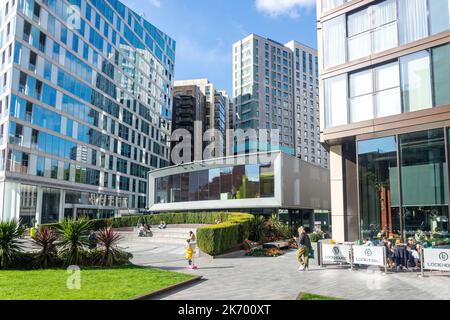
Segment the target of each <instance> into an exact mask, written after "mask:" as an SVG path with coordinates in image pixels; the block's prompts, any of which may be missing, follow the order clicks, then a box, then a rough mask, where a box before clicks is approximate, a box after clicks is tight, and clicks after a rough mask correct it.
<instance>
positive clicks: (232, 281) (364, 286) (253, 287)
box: [121, 240, 450, 300]
mask: <svg viewBox="0 0 450 320" xmlns="http://www.w3.org/2000/svg"><path fill="white" fill-rule="evenodd" d="M121 246H122V247H125V248H127V251H129V252H131V253H133V255H134V259H133V262H134V263H135V264H138V265H143V266H151V267H157V268H161V269H165V270H172V271H177V272H183V273H188V274H193V275H201V276H203V280H202V281H200V282H198V283H196V284H193V285H191V286H189V287H186V288H183V289H180V290H177V291H172V292H170V293H167V294H165V295H163V296H160V297H157V298H158V299H168V300H183V299H186V300H266V299H270V300H294V299H296V298H297V296H298V295H299V293H300V292H304V293H312V294H319V295H324V296H332V297H337V298H341V299H348V300H360V299H370V300H380V299H381V300H426V299H445V300H450V275H448V274H447V275H444V274H441V273H433V274H432V275H431V276H427V277H425V278H421V277H418V274H417V273H415V272H407V273H391V274H388V275H384V274H383V273H382V272H379V270H378V269H377V268H376V269H375V270H358V271H350V270H348V269H341V268H339V267H328V268H320V267H318V266H317V263H316V261H312V263H311V270H310V271H309V272H298V271H297V268H298V265H297V262H296V260H295V252H294V251H290V252H288V253H287V254H286V255H284V256H281V257H278V258H253V257H242V256H241V257H235V258H222V259H211V258H207V257H202V258H198V259H197V260H196V261H195V262H196V263H198V264H199V266H200V269H199V270H196V271H191V270H187V269H186V261H185V260H184V248H183V247H179V246H175V245H163V244H158V245H155V244H149V243H145V242H143V241H139V242H136V241H132V240H127V241H123V242H122V244H121Z"/></svg>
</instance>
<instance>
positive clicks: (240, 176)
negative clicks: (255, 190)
mask: <svg viewBox="0 0 450 320" xmlns="http://www.w3.org/2000/svg"><path fill="white" fill-rule="evenodd" d="M244 177H245V166H236V167H234V168H233V186H232V189H231V198H232V199H244V194H245V184H244Z"/></svg>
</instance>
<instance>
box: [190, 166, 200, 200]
mask: <svg viewBox="0 0 450 320" xmlns="http://www.w3.org/2000/svg"><path fill="white" fill-rule="evenodd" d="M199 176H200V172H191V173H189V201H198V200H199V196H198V195H199V184H198V183H199V179H198V178H199Z"/></svg>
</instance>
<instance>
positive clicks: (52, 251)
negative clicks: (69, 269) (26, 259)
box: [31, 228, 58, 269]
mask: <svg viewBox="0 0 450 320" xmlns="http://www.w3.org/2000/svg"><path fill="white" fill-rule="evenodd" d="M31 240H32V241H33V244H34V245H35V246H36V247H37V248H39V249H40V251H39V252H38V253H37V254H36V257H35V258H36V260H35V265H36V266H37V267H39V268H43V269H46V268H48V267H49V266H50V265H53V262H54V261H55V260H56V257H57V255H58V251H57V249H56V240H57V237H56V234H55V233H54V231H53V230H52V229H50V228H44V229H42V231H41V232H38V233H37V234H36V236H34V237H33V238H32V239H31Z"/></svg>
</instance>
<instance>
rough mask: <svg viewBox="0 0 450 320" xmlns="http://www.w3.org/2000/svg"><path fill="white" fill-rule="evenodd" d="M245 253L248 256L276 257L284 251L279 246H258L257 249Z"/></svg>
mask: <svg viewBox="0 0 450 320" xmlns="http://www.w3.org/2000/svg"><path fill="white" fill-rule="evenodd" d="M245 255H246V256H247V257H269V258H276V257H279V256H282V255H284V252H283V251H282V250H280V249H278V248H271V249H263V248H256V249H253V250H250V251H248V252H247V253H246V254H245Z"/></svg>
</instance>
